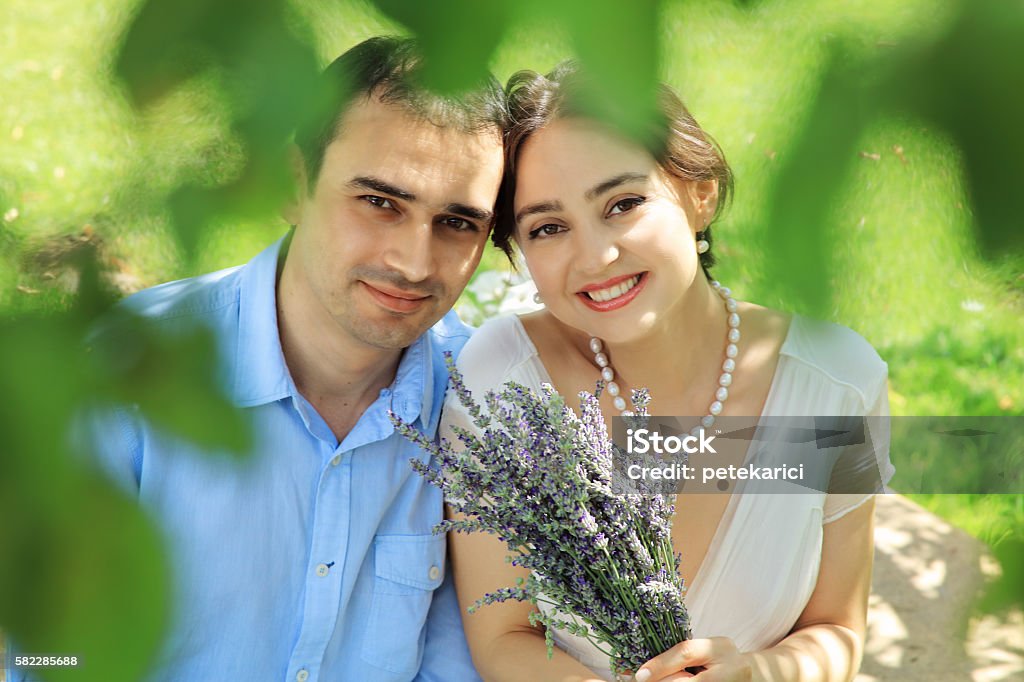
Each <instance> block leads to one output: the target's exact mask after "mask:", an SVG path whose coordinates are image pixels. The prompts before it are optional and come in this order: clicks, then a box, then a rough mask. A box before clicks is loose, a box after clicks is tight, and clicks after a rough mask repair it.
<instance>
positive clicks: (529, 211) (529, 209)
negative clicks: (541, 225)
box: [516, 201, 562, 223]
mask: <svg viewBox="0 0 1024 682" xmlns="http://www.w3.org/2000/svg"><path fill="white" fill-rule="evenodd" d="M561 210H562V202H561V201H539V202H537V203H536V204H530V205H529V206H523V208H521V209H520V210H519V213H516V223H521V222H523V219H524V218H526V217H527V216H531V215H534V214H536V213H548V212H549V211H550V212H554V211H561Z"/></svg>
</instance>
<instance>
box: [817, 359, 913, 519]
mask: <svg viewBox="0 0 1024 682" xmlns="http://www.w3.org/2000/svg"><path fill="white" fill-rule="evenodd" d="M858 440H859V442H858V443H856V444H855V445H852V446H850V447H848V448H847V449H846V451H845V452H844V453H843V455H842V456H841V457H840V458H839V460H838V461H837V462H836V465H835V469H834V470H833V473H832V478H831V482H830V485H829V492H828V495H827V497H826V499H825V506H824V510H823V519H822V522H823V523H832V522H833V521H837V520H839V519H841V518H842V517H843V516H845V515H846V514H849V513H850V512H851V511H853V510H854V509H857V508H858V507H860V506H861V505H862V504H864V503H865V502H867V501H868V500H869V499H871V497H872V496H873V495H875V494H877V493H881V492H886V491H887V490H888V485H889V481H891V480H892V477H893V474H894V473H895V472H896V469H895V467H894V466H893V464H892V461H891V460H890V457H889V444H890V442H889V393H888V382H887V381H886V375H883V376H882V377H881V380H880V381H879V382H878V385H877V389H876V390H875V392H874V393H873V397H872V398H871V402H870V405H869V407H868V409H867V411H866V414H865V415H864V419H863V438H859V439H858Z"/></svg>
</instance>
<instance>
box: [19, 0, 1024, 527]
mask: <svg viewBox="0 0 1024 682" xmlns="http://www.w3.org/2000/svg"><path fill="white" fill-rule="evenodd" d="M136 6H137V2H136V1H135V0H98V1H96V2H90V3H76V2H71V1H70V0H40V1H39V2H27V1H24V2H8V3H6V4H5V10H4V19H5V21H4V28H3V29H2V30H3V34H2V35H3V40H2V41H0V65H2V66H0V87H2V89H3V92H4V104H3V106H0V215H2V214H5V213H6V214H8V215H9V216H13V215H14V214H13V213H9V211H11V210H12V209H14V210H16V211H17V217H16V218H13V219H11V220H4V221H3V222H0V245H2V248H3V252H2V256H0V305H3V306H7V307H11V306H14V307H16V308H20V307H23V305H24V304H25V302H26V301H27V300H28V301H31V300H35V299H33V297H47V296H49V295H48V294H47V293H45V291H44V293H39V294H35V293H25V292H24V291H19V290H18V288H17V287H18V286H19V285H21V286H22V288H23V289H26V290H27V291H33V290H44V289H45V287H46V286H47V281H45V280H43V279H42V278H41V274H40V273H39V272H35V273H33V272H30V271H29V270H28V269H26V268H25V267H23V265H22V263H21V261H20V254H21V253H23V252H24V250H25V249H26V248H31V247H33V246H35V245H38V244H40V243H43V242H44V240H46V239H50V238H53V237H54V236H57V235H69V234H72V235H73V234H78V233H80V232H81V230H82V229H83V227H84V226H85V225H90V226H92V229H93V230H94V231H95V233H96V234H98V235H99V236H100V237H101V238H102V239H103V240H104V243H105V247H106V251H107V253H108V255H109V257H110V258H113V259H115V261H116V264H115V267H116V269H118V270H120V271H121V272H123V273H125V274H126V275H127V276H129V277H130V278H134V281H135V282H136V285H138V286H146V285H151V284H155V283H158V282H161V281H165V280H168V279H174V278H178V277H184V276H188V275H191V274H196V273H198V272H202V271H207V270H212V269H216V268H221V267H227V266H230V265H235V264H238V263H240V262H244V261H245V260H247V259H248V258H250V257H252V256H253V255H254V254H255V253H256V252H258V251H259V250H260V249H261V248H262V247H263V246H264V245H265V244H267V243H268V242H269V241H271V240H272V239H274V238H275V237H276V236H277V235H279V234H281V233H282V232H283V231H284V229H285V225H284V222H283V221H282V220H281V219H280V218H279V217H278V216H275V215H267V216H264V217H262V218H257V219H253V220H250V221H248V222H246V223H245V224H235V223H232V224H219V225H212V226H210V228H209V230H208V231H207V233H206V234H205V236H204V238H203V240H202V243H201V247H200V249H199V254H198V257H197V258H196V260H195V261H194V262H191V263H187V262H185V261H184V260H183V258H182V253H181V250H180V248H179V246H178V245H177V243H176V242H175V240H174V239H173V238H172V237H171V235H170V233H169V231H168V228H167V215H166V212H165V208H164V206H163V204H162V201H163V200H164V199H165V198H166V196H167V195H168V194H169V193H170V192H171V191H172V190H173V189H174V188H175V187H176V186H178V185H179V184H180V183H181V182H182V181H184V180H185V179H195V178H200V179H202V180H203V181H205V182H207V183H215V182H216V181H217V180H218V179H219V178H224V177H228V176H230V174H231V173H232V172H233V170H236V169H237V167H238V162H239V157H238V154H237V141H236V140H233V139H232V137H231V135H230V134H229V133H228V132H227V131H226V128H225V126H224V121H223V114H224V105H223V102H222V101H221V100H220V98H219V97H218V94H217V91H216V88H215V87H214V86H213V85H212V83H213V81H212V80H209V79H203V78H200V79H195V80H194V81H193V82H191V83H189V84H188V86H187V87H186V88H184V89H183V90H182V91H180V92H178V93H176V94H175V95H173V96H172V97H169V98H168V99H167V100H165V101H163V102H161V103H160V104H159V105H158V106H157V107H155V108H154V109H153V110H151V111H148V112H146V113H144V114H139V113H137V112H134V111H133V110H132V109H131V107H130V106H129V105H128V104H127V103H126V101H125V99H124V97H123V95H122V93H121V91H120V89H119V87H118V86H117V85H116V84H114V83H112V81H111V79H110V77H109V73H110V63H111V61H112V57H111V51H112V49H113V47H114V45H115V44H116V37H117V35H118V33H119V32H121V31H123V30H124V28H125V27H126V26H127V23H128V21H129V20H130V16H131V13H132V11H133V9H134V8H135V7H136ZM949 7H950V5H949V3H944V2H942V1H941V0H906V1H903V2H894V1H891V0H890V1H876V2H868V1H866V0H863V1H857V2H855V1H854V0H828V1H820V2H819V1H814V2H812V1H811V0H803V1H797V0H793V1H789V2H762V3H758V4H757V5H756V8H755V9H753V10H743V9H737V8H735V7H733V6H732V5H731V4H729V3H726V2H718V1H711V0H707V1H704V2H696V1H694V2H671V3H668V4H666V6H665V8H664V10H663V14H662V22H661V25H662V27H663V30H664V35H665V38H666V40H665V46H666V47H665V50H664V59H663V61H664V77H665V79H666V80H667V81H668V82H669V83H670V84H671V85H673V86H674V87H676V88H677V89H678V90H679V92H680V94H681V95H682V96H683V98H684V100H685V101H686V102H687V104H688V105H689V107H690V109H691V110H692V111H693V113H694V114H695V116H696V117H697V119H698V120H699V121H701V123H702V124H703V125H704V127H705V128H706V129H707V130H709V131H710V132H711V133H712V134H713V135H714V136H715V137H716V138H717V139H718V140H719V142H720V143H721V145H722V146H723V148H724V149H725V152H726V155H727V157H728V158H729V160H730V162H731V164H732V166H733V169H734V171H735V174H736V178H737V192H736V196H735V201H734V203H733V205H732V207H731V209H730V210H729V212H728V213H727V214H726V216H725V217H724V220H723V221H722V222H721V224H720V225H719V226H718V227H717V228H716V229H717V238H718V246H717V247H716V248H717V250H718V255H719V257H720V263H721V265H720V267H719V269H718V275H719V276H720V277H721V279H722V280H723V281H726V282H729V284H730V285H731V286H732V288H733V289H734V290H736V291H737V292H739V293H740V295H741V296H743V297H744V298H747V299H750V300H755V301H759V302H765V303H769V304H772V303H777V302H774V301H771V300H765V298H764V297H763V292H761V291H759V289H758V282H759V281H760V279H759V277H760V273H761V267H762V266H761V263H762V260H761V259H759V258H758V254H757V252H756V250H755V248H754V247H753V246H752V245H753V244H755V243H756V239H755V237H757V235H755V234H752V230H753V229H754V227H753V226H755V225H759V224H761V222H762V221H761V220H760V218H761V216H762V215H764V211H765V210H766V209H765V207H766V205H767V203H768V200H769V194H768V193H769V191H770V188H771V185H772V180H773V178H774V177H775V176H776V174H777V173H778V169H779V168H780V166H781V163H782V162H783V160H784V159H785V158H786V155H787V153H788V151H789V150H790V148H791V146H792V145H793V143H794V140H795V137H796V135H797V133H798V132H799V130H800V127H801V125H802V124H803V123H804V122H805V119H806V116H807V115H808V112H809V110H810V106H811V103H812V101H813V100H812V98H813V96H814V94H815V92H816V91H817V89H818V88H819V86H820V78H821V75H822V73H823V69H824V67H825V64H826V59H827V55H828V48H827V46H828V41H829V40H842V41H844V42H845V44H847V45H848V46H849V47H850V49H851V50H852V51H853V53H854V54H861V55H869V56H882V57H884V55H885V54H887V51H891V50H893V49H894V46H899V45H903V44H906V43H908V42H913V41H916V40H921V39H923V38H926V37H928V36H930V35H934V34H936V33H937V32H939V31H941V30H942V28H943V27H944V26H945V25H946V23H947V22H948V21H949V20H950V18H951V16H950V9H949ZM293 10H294V16H295V18H296V19H297V20H305V21H309V22H311V23H312V24H313V26H314V28H315V34H316V40H317V43H316V48H317V53H318V55H319V56H320V58H321V60H322V62H323V63H325V64H326V63H327V62H328V61H330V60H331V59H332V58H333V57H334V56H336V55H337V54H339V53H340V52H341V51H343V50H344V49H346V48H348V47H349V46H351V45H353V44H354V43H356V42H357V41H359V40H362V39H363V38H366V37H368V36H370V35H374V34H378V33H385V32H395V31H396V30H398V29H397V27H395V26H394V25H393V24H392V23H390V22H389V21H388V20H387V19H386V18H385V17H382V16H381V15H380V14H378V13H377V12H376V11H375V10H373V9H372V8H370V7H369V6H368V5H367V4H365V3H363V2H356V1H349V2H340V3H321V2H314V1H313V0H297V1H296V2H295V3H294V5H293ZM623 20H628V17H627V16H624V17H623ZM570 54H571V51H570V45H569V43H568V40H567V39H566V36H565V33H564V31H562V30H561V29H560V28H559V27H557V26H550V25H545V24H544V23H542V22H535V21H534V22H524V23H522V24H519V25H516V26H514V27H513V28H512V30H511V31H510V33H509V35H508V37H507V39H506V40H505V41H504V42H503V43H502V44H501V45H500V46H499V48H498V50H497V53H496V55H495V58H494V62H493V65H492V66H493V69H494V71H495V73H496V74H497V75H498V76H499V78H505V77H507V76H508V75H509V74H511V73H512V72H513V71H515V70H517V69H520V68H534V69H540V70H545V69H548V68H550V67H551V66H553V65H554V64H555V63H557V62H558V61H559V60H560V59H562V58H564V57H567V56H570ZM858 147H859V150H860V151H862V152H864V154H863V155H861V156H858V158H857V159H856V160H855V162H854V164H853V166H852V169H851V172H850V173H849V176H848V179H847V182H846V185H845V187H844V191H843V193H842V196H841V200H840V202H839V203H838V205H837V207H836V213H835V217H834V220H833V221H832V223H833V224H832V225H831V226H812V225H808V226H806V228H807V229H808V230H813V229H829V230H834V231H835V232H834V237H835V243H836V245H837V248H836V250H835V251H836V252H835V256H834V257H835V268H834V281H833V285H834V291H835V297H834V308H833V311H832V317H833V319H835V320H836V321H838V322H841V323H843V324H846V325H848V326H850V327H852V328H854V329H856V330H858V331H859V332H860V333H862V334H863V335H864V336H865V337H866V338H867V339H868V340H869V341H870V342H871V343H872V344H874V345H875V347H876V348H877V349H878V350H879V352H880V353H881V355H882V356H883V357H884V358H885V359H886V360H887V361H888V362H889V367H890V376H891V403H892V408H893V413H894V414H897V415H915V414H922V415H923V414H947V415H1022V414H1024V381H1022V380H1021V378H1022V377H1024V324H1022V323H1021V315H1022V310H1024V303H1022V301H1024V279H1022V275H1021V273H1022V271H1024V267H1022V262H1021V260H1020V259H1019V258H1018V259H1012V258H1009V259H1006V260H1003V261H1000V262H998V263H991V262H986V261H984V260H982V259H981V258H979V256H978V255H977V253H976V252H975V249H974V247H973V244H972V233H971V225H972V223H971V221H972V217H971V213H970V202H969V199H968V195H967V191H966V189H965V183H964V179H963V171H962V165H961V163H960V159H959V157H958V154H957V152H956V150H955V149H954V148H953V147H952V145H951V144H950V143H949V141H948V140H945V139H943V138H942V137H941V136H940V135H938V134H936V133H935V132H934V131H931V130H929V129H927V128H925V127H924V125H923V124H922V123H921V122H920V121H915V120H898V119H886V120H882V121H879V122H878V123H877V125H875V126H874V127H872V128H871V129H869V130H868V131H866V133H865V134H864V136H863V138H862V139H861V140H860V143H859V145H858ZM897 147H898V148H900V149H901V150H902V151H901V153H897V152H896V151H895V150H896V148H897ZM792 191H793V192H800V188H793V189H792ZM503 258H504V257H503V256H502V255H501V254H500V253H498V252H496V251H493V250H489V252H488V253H487V255H486V256H485V258H484V263H483V268H485V269H497V268H504V267H505V265H504V260H503ZM47 300H49V299H47ZM893 457H894V460H895V461H896V463H897V466H898V464H899V458H900V453H899V452H898V451H894V452H893ZM915 499H916V500H918V501H919V502H921V503H922V504H925V506H927V507H929V508H930V509H932V510H934V511H936V512H937V513H939V514H941V515H943V516H945V517H946V518H948V519H950V520H951V521H952V522H954V523H956V524H958V525H960V526H961V527H964V528H965V529H967V530H968V531H970V532H972V533H973V534H975V535H977V536H978V537H979V538H981V539H983V540H985V541H986V542H989V543H992V544H997V543H999V542H1001V541H1002V540H1004V539H1005V538H1007V537H1010V536H1013V535H1014V534H1017V535H1020V534H1022V533H1024V530H1022V529H1024V518H1022V511H1021V506H1022V497H1021V496H990V497H984V496H981V497H979V496H973V497H972V496H939V495H937V496H915Z"/></svg>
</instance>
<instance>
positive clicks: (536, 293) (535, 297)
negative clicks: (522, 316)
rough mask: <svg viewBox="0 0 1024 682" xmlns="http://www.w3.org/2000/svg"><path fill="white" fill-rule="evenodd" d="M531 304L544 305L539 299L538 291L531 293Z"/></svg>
mask: <svg viewBox="0 0 1024 682" xmlns="http://www.w3.org/2000/svg"><path fill="white" fill-rule="evenodd" d="M533 302H534V303H536V304H537V305H542V304H543V303H544V301H543V300H542V299H541V297H540V292H539V291H535V292H533Z"/></svg>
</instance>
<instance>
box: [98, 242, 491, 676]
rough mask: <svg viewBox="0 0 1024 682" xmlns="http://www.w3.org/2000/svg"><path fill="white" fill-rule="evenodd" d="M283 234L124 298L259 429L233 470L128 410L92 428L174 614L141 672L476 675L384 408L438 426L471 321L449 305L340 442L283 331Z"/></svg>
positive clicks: (439, 554) (432, 501)
mask: <svg viewBox="0 0 1024 682" xmlns="http://www.w3.org/2000/svg"><path fill="white" fill-rule="evenodd" d="M280 244H281V242H278V243H276V244H274V245H273V246H271V247H269V248H267V249H266V250H265V251H263V252H262V253H261V254H259V255H258V256H256V258H254V259H253V260H252V261H251V262H250V263H248V264H247V265H245V266H242V267H238V268H233V269H230V270H224V271H221V272H217V273H213V274H209V275H205V276H202V277H198V278H194V279H190V280H183V281H180V282H172V283H169V284H165V285H162V286H158V287H155V288H152V289H148V290H146V291H143V292H140V293H139V294H136V295H135V296H132V297H130V298H129V299H127V300H126V301H125V305H127V306H129V307H130V308H131V309H132V310H134V311H135V312H138V313H141V314H142V315H145V316H146V317H147V318H148V319H149V320H150V321H151V323H152V324H153V325H156V328H157V329H158V330H159V331H166V332H167V333H168V334H173V333H174V332H175V330H177V329H182V328H183V326H186V325H194V324H202V325H206V326H208V327H209V328H211V329H212V330H213V331H214V332H215V333H216V338H217V340H218V347H219V367H221V368H222V371H223V375H222V378H223V380H224V381H225V382H226V383H225V385H226V387H227V389H228V390H229V393H230V396H231V398H232V400H233V401H234V403H235V404H236V405H237V406H238V407H239V408H242V409H243V411H244V414H245V416H246V418H247V419H248V421H249V423H250V424H251V426H252V429H253V436H254V441H253V442H254V447H253V451H252V452H251V454H250V456H249V457H248V458H246V459H245V460H243V461H242V462H241V463H239V462H237V461H235V460H233V459H232V458H230V457H226V456H217V455H216V453H213V454H211V453H208V452H200V451H199V450H198V449H197V448H196V447H195V446H192V445H190V444H189V443H186V442H183V441H182V440H180V439H178V438H176V437H174V436H171V435H169V434H167V433H164V432H161V431H159V430H157V429H155V428H153V427H151V426H149V425H147V424H146V423H145V422H144V421H142V420H141V419H139V418H137V417H136V416H135V415H134V414H133V413H132V412H131V411H130V410H118V411H116V412H115V413H114V414H113V415H112V416H109V417H108V418H107V419H105V420H103V421H102V422H97V423H96V424H94V425H93V428H94V429H95V436H94V437H95V438H96V442H97V443H99V444H100V446H101V447H102V448H103V453H102V460H103V463H104V466H105V467H106V468H107V469H109V471H110V473H111V474H112V475H113V476H114V477H115V478H116V479H118V480H119V481H120V482H121V483H122V484H123V485H124V486H125V487H127V488H128V489H129V490H131V491H132V493H133V494H135V495H137V496H138V498H139V499H140V501H141V503H142V504H143V506H144V507H145V508H146V509H147V510H149V511H150V512H151V513H152V516H153V517H154V518H155V519H156V520H157V523H158V524H159V525H160V526H161V527H162V530H163V531H164V533H165V537H166V542H167V545H168V547H167V549H168V556H169V557H170V558H171V562H172V569H173V573H174V576H175V583H174V589H175V594H174V595H173V598H172V600H171V601H172V605H173V607H174V613H173V618H172V626H171V629H170V631H169V633H168V634H167V636H166V640H165V647H164V650H163V652H162V655H161V659H160V660H161V663H160V665H159V667H158V668H157V669H156V672H155V673H154V675H153V676H152V679H153V680H246V681H247V682H248V681H258V680H275V681H286V682H287V681H292V680H294V681H296V682H316V681H317V680H324V681H344V680H359V681H360V682H362V681H367V680H368V681H373V682H391V681H398V680H423V681H424V682H433V681H435V680H436V681H437V682H441V681H445V682H461V681H462V680H472V681H475V680H478V679H479V677H478V676H477V675H476V672H475V671H474V669H473V667H472V663H471V661H470V658H469V652H468V649H467V647H466V642H465V637H464V634H463V631H462V622H461V616H460V613H459V609H458V605H457V602H456V600H455V596H454V591H453V588H452V585H451V580H450V578H447V579H446V571H445V539H444V537H443V536H435V535H433V534H432V528H433V526H434V525H435V524H436V523H437V522H438V521H440V520H441V518H442V513H443V512H442V499H441V493H440V491H439V490H437V489H436V488H434V487H433V486H431V485H429V484H428V483H426V481H425V480H424V479H423V478H422V477H421V476H419V475H418V474H417V473H415V472H414V471H413V469H412V467H411V466H410V464H409V460H410V458H413V457H415V458H419V459H421V460H423V459H424V458H425V457H427V455H426V454H425V453H424V452H423V451H422V450H420V449H419V448H417V447H415V446H413V445H412V444H410V443H409V442H408V441H406V440H405V439H404V438H402V437H401V436H399V435H398V434H397V433H395V431H394V429H393V427H392V425H391V423H390V421H389V419H388V415H387V410H388V409H392V410H394V411H395V412H396V413H397V414H398V415H399V416H400V417H401V418H402V419H403V420H404V421H406V422H407V423H412V424H413V425H414V426H416V427H417V428H419V429H421V430H422V431H424V432H425V433H427V434H429V435H431V436H432V435H433V434H435V433H436V429H437V425H438V422H439V417H440V411H441V405H442V403H443V398H444V391H445V387H446V384H447V373H446V370H445V367H444V361H443V357H442V352H443V351H446V350H450V351H452V352H455V353H457V352H458V351H459V350H460V349H461V348H462V346H463V344H465V342H466V340H467V339H468V338H469V334H470V329H469V328H468V327H466V326H465V325H463V324H462V323H461V322H460V321H459V319H458V317H457V315H455V313H454V312H450V313H449V314H448V315H447V316H446V317H445V318H444V319H443V320H441V321H440V322H439V323H438V324H437V325H435V326H434V328H433V329H431V330H430V331H429V332H428V333H426V334H424V335H423V336H422V337H420V338H419V339H418V340H417V341H416V342H414V343H413V344H412V345H411V346H410V347H409V348H407V349H406V350H405V352H404V353H403V355H402V358H401V361H400V364H399V366H398V371H397V375H396V377H395V380H394V383H393V384H392V385H391V386H390V387H389V388H387V389H384V390H382V391H381V393H380V396H379V397H378V398H377V400H376V401H375V402H374V403H373V404H372V405H371V406H370V407H369V409H367V410H366V412H365V413H363V415H362V416H361V417H360V419H359V421H358V423H357V424H356V426H355V427H354V428H353V429H352V431H351V432H350V433H349V434H348V435H347V436H346V437H345V439H344V440H343V441H342V442H341V443H338V442H337V440H336V438H335V436H334V434H333V432H332V431H331V429H330V428H329V427H328V425H327V423H326V422H325V421H324V420H323V419H322V418H321V416H320V415H319V414H318V413H317V412H316V410H315V409H313V407H312V405H311V404H310V403H309V402H308V401H307V400H306V399H305V398H303V397H302V396H301V395H300V394H299V392H298V391H297V390H296V387H295V384H294V382H293V381H292V379H291V376H290V375H289V372H288V369H287V367H286V365H285V361H284V356H283V354H282V351H281V344H280V340H279V337H278V329H277V313H276V304H275V295H276V294H275V292H276V272H277V261H278V252H279V249H280Z"/></svg>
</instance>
